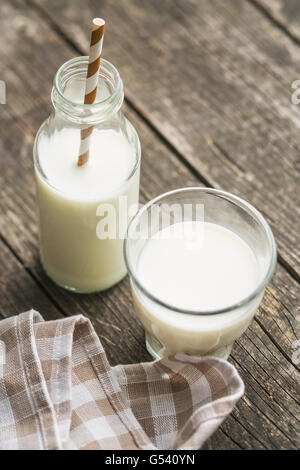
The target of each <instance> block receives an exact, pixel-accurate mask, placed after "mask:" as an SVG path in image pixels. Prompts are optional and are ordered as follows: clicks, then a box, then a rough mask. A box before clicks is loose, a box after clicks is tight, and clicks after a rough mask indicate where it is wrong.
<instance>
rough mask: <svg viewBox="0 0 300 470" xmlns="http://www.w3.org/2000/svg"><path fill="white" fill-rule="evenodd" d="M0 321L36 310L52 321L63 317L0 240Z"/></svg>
mask: <svg viewBox="0 0 300 470" xmlns="http://www.w3.org/2000/svg"><path fill="white" fill-rule="evenodd" d="M0 299H1V301H0V319H1V318H6V317H9V316H12V315H17V314H18V313H21V312H25V311H26V310H30V309H31V308H34V309H35V310H38V311H39V312H43V314H44V316H45V318H47V319H48V320H52V319H54V318H59V317H61V316H62V314H61V312H60V310H59V309H57V308H56V307H55V306H54V305H53V303H52V302H51V301H50V300H49V298H48V296H47V295H46V294H45V292H43V291H42V290H41V288H40V287H39V286H38V284H37V283H36V282H35V280H34V279H33V278H32V276H31V275H30V273H29V272H28V271H26V269H25V268H24V266H23V265H22V263H21V262H20V261H18V260H17V258H16V257H15V255H14V254H13V253H12V251H11V250H10V249H9V248H8V247H7V245H6V243H5V242H3V240H2V239H1V238H0Z"/></svg>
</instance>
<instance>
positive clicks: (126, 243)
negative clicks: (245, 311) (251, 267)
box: [123, 186, 277, 316]
mask: <svg viewBox="0 0 300 470" xmlns="http://www.w3.org/2000/svg"><path fill="white" fill-rule="evenodd" d="M191 191H197V192H201V193H209V194H212V195H215V196H218V197H223V198H224V199H227V200H230V201H231V202H233V203H234V204H235V205H237V206H239V207H241V208H242V209H244V210H246V211H247V212H248V213H250V215H252V216H254V218H255V219H256V220H257V221H258V222H259V223H260V225H261V226H262V227H263V229H264V231H265V234H266V237H267V239H268V241H269V245H270V248H271V259H270V262H269V266H268V270H267V272H266V274H265V276H264V278H263V279H262V280H261V281H260V283H259V284H258V285H257V286H256V287H255V289H253V290H252V292H251V293H250V294H249V295H247V296H246V297H244V298H242V299H241V300H240V301H238V302H235V303H234V304H231V305H229V306H226V307H224V308H221V309H213V310H202V311H201V310H196V309H192V310H190V309H183V308H178V307H176V306H175V305H172V304H169V303H167V302H164V301H163V300H161V299H160V298H159V297H157V296H156V295H154V294H152V293H151V292H150V291H149V290H148V289H147V288H146V287H145V286H143V284H142V283H141V282H140V281H139V279H138V278H137V276H136V275H135V272H134V271H135V270H134V268H133V266H132V263H131V261H130V256H129V248H128V246H129V240H130V231H131V230H132V228H133V226H134V224H136V223H137V221H138V220H139V218H140V217H141V215H142V214H143V213H145V211H147V210H148V209H149V207H151V206H153V205H154V204H156V203H157V202H159V201H161V200H162V199H164V198H166V197H169V196H172V195H174V194H180V193H188V192H191ZM123 251H124V259H125V264H126V267H127V270H128V273H129V276H130V277H131V279H132V280H133V283H134V284H136V286H137V287H138V288H139V289H140V291H141V292H142V293H143V294H144V295H145V296H146V297H148V298H149V299H150V300H152V301H153V302H155V303H157V304H159V305H161V306H162V307H164V308H167V309H168V310H173V311H175V312H178V313H182V314H185V315H207V316H209V315H218V314H221V313H228V312H230V311H232V310H236V309H238V308H240V307H242V306H244V305H246V304H247V303H249V302H251V301H252V300H253V299H255V297H257V296H258V295H259V294H260V293H261V292H262V291H263V290H264V289H265V288H266V286H267V285H268V283H269V281H270V279H271V277H272V275H273V273H274V270H275V266H276V260H277V250H276V243H275V239H274V236H273V233H272V230H271V228H270V226H269V224H268V222H267V221H266V219H265V218H264V217H263V215H262V214H261V213H260V212H259V211H258V210H257V209H255V207H254V206H252V205H251V204H250V203H248V202H247V201H245V200H244V199H242V198H240V197H238V196H235V195H234V194H231V193H229V192H227V191H222V190H219V189H214V188H207V187H198V186H192V187H187V188H179V189H174V190H171V191H168V192H166V193H163V194H160V195H159V196H157V197H155V198H154V199H151V201H149V202H147V203H146V204H145V205H144V206H143V207H142V208H141V209H140V210H139V211H138V212H137V213H136V214H135V216H134V217H133V218H132V219H131V221H130V223H129V225H128V228H127V231H126V236H125V240H124V250H123Z"/></svg>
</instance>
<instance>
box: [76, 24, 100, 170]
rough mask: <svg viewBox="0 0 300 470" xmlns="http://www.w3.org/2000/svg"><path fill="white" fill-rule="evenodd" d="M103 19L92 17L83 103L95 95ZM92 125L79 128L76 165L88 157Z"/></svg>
mask: <svg viewBox="0 0 300 470" xmlns="http://www.w3.org/2000/svg"><path fill="white" fill-rule="evenodd" d="M104 27H105V21H104V20H103V19H102V18H94V19H93V29H92V34H91V43H90V53H89V65H88V70H87V76H86V83H85V94H84V103H85V104H92V103H94V101H95V99H96V96H97V88H98V75H99V68H100V60H101V52H102V45H103V36H104ZM93 128H94V126H90V127H87V128H85V129H82V130H81V135H80V137H81V141H80V149H79V156H78V162H77V165H78V166H82V165H84V164H85V163H86V162H87V161H88V159H89V147H90V138H91V134H92V132H93Z"/></svg>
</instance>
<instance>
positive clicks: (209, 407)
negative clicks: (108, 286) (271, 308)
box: [0, 310, 244, 450]
mask: <svg viewBox="0 0 300 470" xmlns="http://www.w3.org/2000/svg"><path fill="white" fill-rule="evenodd" d="M0 340H1V341H2V342H3V344H4V345H5V349H6V362H5V364H4V366H3V368H2V371H3V376H2V377H0V449H113V450H117V449H121V450H125V449H132V450H133V449H152V450H156V449H198V448H200V447H201V446H202V445H203V443H204V442H205V440H206V439H207V438H208V437H209V436H210V435H211V434H212V433H213V432H214V431H215V430H216V429H217V428H218V426H219V425H220V424H221V423H222V421H223V420H224V419H225V417H226V416H227V415H228V414H229V413H230V412H231V411H232V409H233V407H234V406H235V403H236V402H237V400H238V399H239V398H240V397H241V396H242V395H243V393H244V385H243V382H242V380H241V378H240V377H239V375H238V373H237V371H236V369H235V368H234V367H233V366H232V365H231V364H229V363H228V362H227V361H223V360H221V359H216V358H210V357H205V358H200V357H195V356H188V355H185V354H177V355H176V356H174V357H170V358H166V359H162V360H160V361H155V362H149V363H141V364H135V365H118V366H115V367H111V366H110V364H109V363H108V361H107V358H106V354H105V351H104V350H103V347H102V345H101V342H100V340H99V338H98V336H97V334H96V332H95V330H94V328H93V326H92V324H91V322H90V321H89V320H88V319H87V318H86V317H84V316H83V315H76V316H72V317H67V318H62V319H59V320H54V321H48V322H44V321H43V318H42V317H41V315H40V314H39V313H38V312H36V311H34V310H30V311H28V312H25V313H22V314H20V315H18V316H15V317H11V318H7V319H5V320H2V321H0Z"/></svg>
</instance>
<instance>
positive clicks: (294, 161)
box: [30, 0, 300, 277]
mask: <svg viewBox="0 0 300 470" xmlns="http://www.w3.org/2000/svg"><path fill="white" fill-rule="evenodd" d="M30 3H31V4H35V5H37V6H38V8H39V9H41V10H42V12H43V15H46V17H47V18H48V19H49V18H50V19H49V21H50V22H52V23H53V22H54V23H55V25H56V26H55V27H58V28H60V31H61V32H62V34H63V35H65V36H67V37H68V38H69V39H70V41H72V43H75V46H76V47H77V48H78V50H80V51H87V50H88V49H87V48H88V35H87V31H88V29H89V23H90V18H91V17H92V16H93V15H96V14H97V15H99V14H100V13H101V15H102V16H105V18H107V23H108V27H107V32H106V39H105V56H106V57H109V58H110V60H111V61H112V62H114V63H116V64H118V68H119V70H120V72H121V74H122V76H123V78H124V81H125V83H126V85H127V97H128V99H129V101H130V102H131V103H132V104H133V105H134V106H135V107H136V108H137V109H138V110H139V111H140V112H142V113H143V114H144V115H145V116H146V118H147V119H148V120H149V121H150V122H151V125H153V126H154V127H155V128H156V129H157V132H158V133H160V134H161V135H163V137H164V138H166V139H167V140H168V141H169V142H170V143H171V145H172V146H173V147H174V148H175V149H176V150H177V152H178V153H179V154H180V155H182V158H186V159H187V161H188V162H189V164H190V165H192V166H193V167H194V168H195V170H196V171H197V172H198V173H199V175H201V177H202V178H203V180H205V181H208V182H209V183H210V184H211V185H213V186H215V187H222V188H223V189H226V190H229V191H231V192H234V193H236V194H238V195H240V196H242V197H244V198H246V199H248V200H249V201H250V202H252V203H253V204H254V205H255V206H257V207H258V209H260V210H261V211H262V212H263V213H264V215H266V217H267V219H268V220H269V222H270V224H271V226H272V228H273V230H274V233H275V236H276V239H277V242H278V246H279V252H280V255H281V256H282V258H283V262H284V263H285V264H287V265H289V266H290V268H291V272H293V273H294V274H295V275H296V276H297V277H298V276H299V266H300V263H299V260H300V255H299V251H298V250H296V249H295V248H294V247H296V246H297V245H299V234H300V230H299V215H298V214H297V210H296V209H295V207H297V206H299V204H297V200H299V197H298V196H299V191H298V189H299V187H298V186H299V185H298V174H297V171H296V169H297V167H298V165H299V160H298V155H299V144H298V133H299V122H300V108H299V107H297V106H295V105H292V104H291V101H290V90H291V89H290V85H291V82H292V81H293V80H295V78H297V73H298V63H299V61H300V50H299V48H298V47H297V46H296V45H295V44H294V43H293V42H292V41H291V40H290V39H289V38H287V37H286V35H285V34H284V33H283V32H281V31H280V30H278V29H276V28H275V27H274V26H273V25H272V24H270V21H269V20H268V19H266V18H265V17H264V16H263V15H262V14H261V13H260V12H259V11H258V10H257V8H255V7H254V6H253V5H251V4H248V3H247V2H245V1H241V0H234V1H231V2H223V1H221V0H212V1H210V2H207V1H205V0H188V1H185V2H181V1H179V0H173V1H171V0H165V1H164V2H161V1H160V0H153V1H151V2H148V1H147V0H125V1H123V2H115V3H112V2H110V1H108V0H106V1H103V2H101V8H99V4H98V3H97V2H89V3H88V4H87V5H86V8H85V9H84V10H83V11H82V9H81V8H80V1H79V0H75V1H72V2H70V1H66V2H63V3H62V2H60V1H59V0H53V1H52V2H51V3H49V2H47V1H46V0H31V2H30ZM120 18H122V21H120ZM137 45H138V46H137ZM149 64H153V65H151V66H150V65H149ZM154 64H155V66H154Z"/></svg>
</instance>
